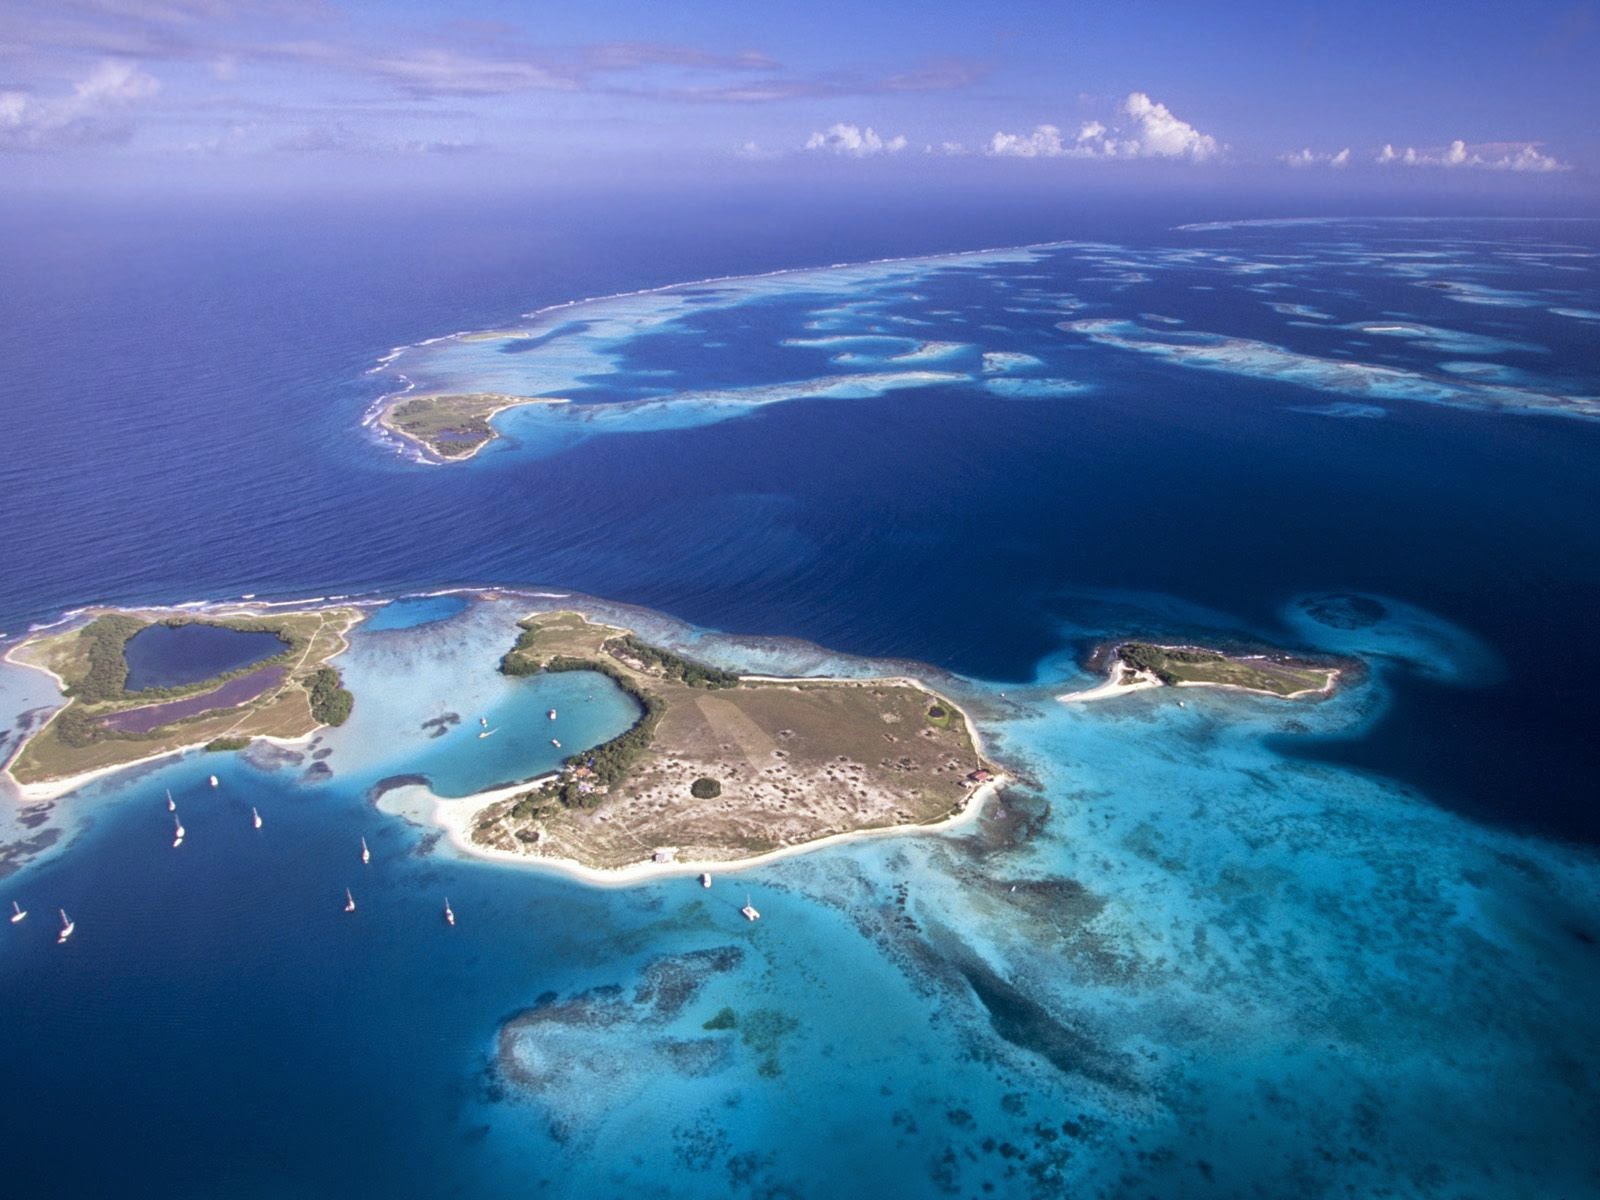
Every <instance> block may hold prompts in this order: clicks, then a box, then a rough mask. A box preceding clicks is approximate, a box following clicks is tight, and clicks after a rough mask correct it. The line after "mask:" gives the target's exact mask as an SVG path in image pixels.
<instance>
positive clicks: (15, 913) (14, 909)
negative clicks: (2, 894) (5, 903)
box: [11, 900, 28, 925]
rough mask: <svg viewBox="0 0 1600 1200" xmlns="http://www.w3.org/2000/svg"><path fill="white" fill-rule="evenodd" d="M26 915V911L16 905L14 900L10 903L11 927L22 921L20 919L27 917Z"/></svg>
mask: <svg viewBox="0 0 1600 1200" xmlns="http://www.w3.org/2000/svg"><path fill="white" fill-rule="evenodd" d="M27 915H28V910H27V909H25V908H23V907H22V905H20V904H18V903H17V902H16V901H15V900H13V901H12V902H11V923H12V924H13V925H15V924H16V923H17V922H18V921H20V920H22V918H23V917H25V916H27Z"/></svg>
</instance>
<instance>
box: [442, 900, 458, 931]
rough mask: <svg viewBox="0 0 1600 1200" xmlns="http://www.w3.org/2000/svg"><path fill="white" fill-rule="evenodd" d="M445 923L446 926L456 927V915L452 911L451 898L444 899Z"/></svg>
mask: <svg viewBox="0 0 1600 1200" xmlns="http://www.w3.org/2000/svg"><path fill="white" fill-rule="evenodd" d="M444 923H445V924H446V925H454V924H455V923H456V914H455V913H453V912H451V911H450V897H449V896H446V897H445V898H444Z"/></svg>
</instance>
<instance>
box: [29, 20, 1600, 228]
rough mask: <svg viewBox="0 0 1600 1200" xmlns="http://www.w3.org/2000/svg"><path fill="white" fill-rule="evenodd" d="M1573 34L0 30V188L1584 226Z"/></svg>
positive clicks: (1392, 27) (1582, 123) (1263, 28)
mask: <svg viewBox="0 0 1600 1200" xmlns="http://www.w3.org/2000/svg"><path fill="white" fill-rule="evenodd" d="M1597 52H1600V8H1597V6H1596V5H1595V4H1593V3H1538V4H1533V5H1530V6H1525V7H1524V8H1522V9H1519V10H1518V12H1517V13H1515V14H1512V13H1510V12H1508V11H1507V10H1505V9H1504V8H1503V6H1500V5H1495V4H1488V3H1470V4H1453V5H1449V6H1430V7H1425V8H1423V7H1419V8H1411V9H1406V10H1402V11H1398V12H1396V11H1392V10H1391V9H1390V8H1389V7H1387V6H1383V5H1377V4H1368V3H1361V4H1353V5H1342V6H1339V7H1338V8H1337V9H1330V8H1327V7H1325V6H1313V5H1287V6H1286V5H1278V4H1266V3H1261V2H1254V0H1253V2H1250V3H1243V4H1237V5H1227V6H1184V7H1181V8H1171V9H1169V8H1165V7H1161V6H1157V5H1145V4H1133V5H1109V4H1073V5H1069V6H1060V5H1046V4H1036V3H1021V4H1010V5H1006V6H1005V7H1004V9H1003V10H1002V11H1000V12H998V13H996V12H995V11H994V10H992V9H989V8H987V7H982V6H977V5H967V4H945V5H939V6H935V7H931V8H925V7H920V6H919V7H916V8H913V7H910V6H905V5H889V6H883V7H878V8H874V9H872V10H868V11H861V10H858V9H857V8H856V7H855V6H846V5H842V4H838V3H834V2H824V3H820V4H811V5H806V6H803V7H801V6H783V5H780V6H760V7H750V6H744V5H737V4H729V3H721V2H698V3H695V4H693V5H691V6H688V7H687V8H685V7H673V8H671V9H666V8H654V7H650V6H635V5H598V6H594V5H591V6H585V7H584V9H583V11H582V12H581V13H579V12H574V11H567V10H560V9H551V10H549V11H533V10H529V9H528V8H527V7H526V6H522V5H517V4H512V3H506V2H502V0H472V2H471V3H468V4H463V5H459V6H454V7H453V8H452V10H451V12H450V15H449V16H448V17H446V16H443V15H441V14H440V13H439V12H437V11H436V10H434V9H433V8H432V7H431V6H427V5H422V4H388V5H384V6H382V7H381V8H378V7H374V6H363V5H355V4H349V3H337V2H335V0H65V2H62V0H50V2H42V0H18V2H15V3H13V4H11V5H8V6H7V7H6V8H5V10H4V11H3V12H0V177H3V178H4V179H5V181H6V182H7V185H8V187H9V188H10V189H18V190H29V189H42V190H62V189H66V190H70V191H75V192H78V193H81V194H88V195H94V194H103V193H104V194H116V193H120V192H126V191H137V190H143V189H150V190H185V189H193V190H198V191H216V190H246V191H255V190H258V189H261V188H263V187H268V188H270V189H271V190H274V191H283V190H296V189H307V190H326V189H329V188H336V189H341V190H360V189H362V188H364V187H386V186H392V185H395V184H405V185H409V186H418V187H426V188H430V189H437V188H443V189H447V190H452V191H455V190H461V189H463V188H470V187H482V188H501V189H503V188H506V187H512V188H521V187H536V188H560V187H571V186H589V187H595V186H601V187H603V186H608V185H617V186H626V187H633V188H636V187H639V186H641V185H643V186H650V185H652V184H655V185H661V186H670V185H673V184H676V183H679V182H683V181H695V182H700V183H707V182H718V183H725V184H728V185H730V186H736V187H737V186H741V185H749V186H753V187H757V188H761V187H771V186H781V185H785V184H797V185H807V186H808V185H814V184H821V185H824V186H842V187H851V186H863V187H871V188H887V189H891V190H892V189H895V188H900V187H903V188H906V189H909V190H915V189H916V188H918V187H922V186H926V185H927V184H928V183H930V182H937V183H938V184H939V186H941V187H947V188H953V189H961V188H976V187H997V188H1001V189H1005V190H1010V191H1016V192H1023V193H1027V192H1033V191H1037V192H1040V193H1060V192H1063V191H1071V190H1076V189H1084V190H1088V191H1123V192H1137V191H1141V190H1146V189H1148V190H1152V191H1162V190H1191V189H1197V190H1202V191H1211V192H1217V193H1242V192H1247V191H1259V192H1262V193H1266V194H1276V195H1285V196H1297V195H1298V196H1319V195H1334V196H1341V195H1343V196H1364V197H1377V198H1381V197H1384V196H1394V197H1414V196H1419V195H1424V196H1439V197H1441V198H1452V197H1453V198H1457V199H1459V198H1461V197H1482V198H1485V199H1487V200H1488V201H1490V202H1492V203H1494V204H1508V205H1511V206H1514V207H1519V208H1520V207H1527V206H1534V207H1538V206H1541V205H1548V204H1550V203H1552V202H1559V203H1561V204H1564V205H1568V206H1570V205H1571V204H1572V203H1573V202H1578V203H1579V204H1581V205H1584V206H1587V204H1588V202H1590V201H1591V200H1592V199H1593V198H1594V196H1595V194H1596V180H1597V178H1600V176H1597V168H1600V136H1597V134H1596V131H1595V125H1594V121H1593V117H1592V111H1593V100H1594V93H1595V88H1594V84H1593V80H1592V70H1591V67H1592V63H1593V61H1594V60H1595V58H1596V55H1597Z"/></svg>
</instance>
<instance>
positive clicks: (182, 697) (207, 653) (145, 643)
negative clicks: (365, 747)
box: [6, 608, 361, 796]
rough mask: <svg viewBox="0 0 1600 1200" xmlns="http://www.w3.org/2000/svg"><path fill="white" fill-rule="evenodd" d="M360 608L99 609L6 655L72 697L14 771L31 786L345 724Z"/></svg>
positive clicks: (68, 784) (16, 759)
mask: <svg viewBox="0 0 1600 1200" xmlns="http://www.w3.org/2000/svg"><path fill="white" fill-rule="evenodd" d="M360 619H361V612H360V610H359V609H356V608H329V609H320V610H315V611H286V612H276V613H261V612H254V611H249V610H241V611H238V612H233V613H228V612H223V613H215V614H213V613H210V612H208V613H207V614H206V615H205V616H203V617H200V616H194V615H190V614H186V613H174V612H173V610H170V609H166V610H124V609H95V610H91V611H90V612H88V613H86V614H84V619H83V620H82V621H81V623H78V624H75V625H74V626H72V627H71V628H69V629H66V630H60V629H53V630H49V631H45V632H41V633H38V634H35V635H34V636H32V637H30V638H28V639H27V640H26V641H24V642H22V643H21V644H20V645H18V646H15V647H13V648H12V650H11V651H10V653H9V654H7V656H6V657H7V658H8V659H9V660H10V661H11V662H14V663H17V664H19V665H21V666H28V667H33V668H35V669H37V670H40V671H44V672H46V673H47V674H49V675H51V676H52V677H53V678H54V679H55V681H56V683H57V686H59V687H60V689H61V692H62V695H63V696H64V697H65V698H66V703H65V704H64V705H63V706H62V707H61V708H60V709H58V710H57V711H56V713H55V714H54V715H53V716H52V717H51V718H50V719H49V720H48V721H47V722H46V723H45V724H44V725H43V726H41V727H40V728H39V729H37V730H36V731H35V732H34V733H33V734H32V735H31V736H30V737H29V738H27V740H26V741H24V742H23V743H22V745H21V746H20V747H19V748H18V750H17V752H16V754H15V755H14V756H13V757H12V759H11V761H10V762H8V763H7V764H6V770H7V771H8V772H9V773H10V775H11V777H12V778H13V779H14V780H15V781H16V782H17V784H18V785H20V786H21V788H22V790H23V793H24V794H25V795H35V796H43V795H53V794H58V793H60V792H63V791H67V790H70V789H71V788H72V787H74V786H76V784H77V783H79V782H82V781H83V780H84V779H86V778H88V777H90V776H93V775H98V774H101V773H103V772H106V771H111V770H116V769H118V768H121V767H125V766H129V765H131V764H133V763H136V762H141V761H143V760H145V759H150V758H157V757H160V756H162V755H165V754H170V753H173V752H175V751H178V750H183V749H187V748H190V747H196V746H199V747H204V748H206V749H207V750H234V749H240V748H243V747H244V746H246V745H248V744H249V742H250V740H251V739H253V738H257V737H262V738H273V739H279V740H292V739H296V738H301V737H305V736H307V735H309V734H311V733H312V732H314V731H315V730H316V729H318V728H319V727H321V726H323V725H338V724H341V723H343V721H344V720H345V718H346V717H348V716H349V714H350V708H351V704H352V702H353V701H352V697H351V695H350V693H349V692H348V691H347V690H346V689H345V687H344V685H343V681H342V680H341V679H340V677H339V672H338V670H337V669H336V668H334V667H333V666H331V665H329V660H330V659H332V658H333V657H334V656H335V655H337V654H338V653H340V651H342V650H343V649H344V648H345V635H346V634H347V633H348V632H349V630H350V628H351V626H353V625H354V624H355V623H356V622H357V621H358V620H360Z"/></svg>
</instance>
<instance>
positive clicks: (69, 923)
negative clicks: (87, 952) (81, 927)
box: [56, 908, 78, 946]
mask: <svg viewBox="0 0 1600 1200" xmlns="http://www.w3.org/2000/svg"><path fill="white" fill-rule="evenodd" d="M57 911H58V912H60V914H61V932H60V933H58V934H56V945H58V946H59V945H61V943H62V942H64V941H66V940H67V939H68V938H69V937H71V936H72V931H73V930H74V929H76V928H77V927H78V926H77V923H76V922H75V921H74V920H73V919H72V918H71V917H69V916H67V910H66V909H64V908H62V909H58V910H57Z"/></svg>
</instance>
